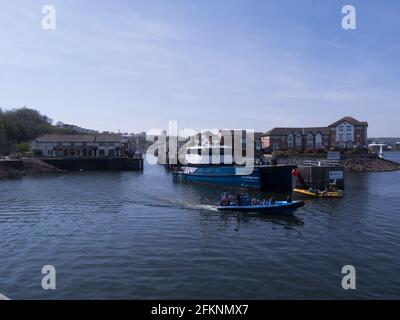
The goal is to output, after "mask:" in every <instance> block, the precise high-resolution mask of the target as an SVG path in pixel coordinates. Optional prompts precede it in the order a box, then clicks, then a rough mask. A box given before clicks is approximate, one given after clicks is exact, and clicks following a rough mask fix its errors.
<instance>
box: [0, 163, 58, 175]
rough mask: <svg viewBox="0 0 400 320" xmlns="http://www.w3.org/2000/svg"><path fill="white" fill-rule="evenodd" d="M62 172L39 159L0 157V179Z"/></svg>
mask: <svg viewBox="0 0 400 320" xmlns="http://www.w3.org/2000/svg"><path fill="white" fill-rule="evenodd" d="M60 172H63V171H62V170H60V169H57V168H56V167H54V166H52V165H49V164H47V163H45V162H43V161H41V160H39V159H31V158H26V159H2V160H0V179H8V178H16V177H23V176H34V175H40V174H49V173H60Z"/></svg>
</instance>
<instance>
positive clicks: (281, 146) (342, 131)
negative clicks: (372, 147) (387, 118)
mask: <svg viewBox="0 0 400 320" xmlns="http://www.w3.org/2000/svg"><path fill="white" fill-rule="evenodd" d="M367 128H368V123H367V122H363V121H358V120H356V119H354V118H352V117H344V118H342V119H340V120H338V121H336V122H334V123H332V124H331V125H329V126H327V127H311V128H281V127H279V128H274V129H272V130H270V131H268V132H267V133H265V134H264V135H263V136H262V137H261V143H262V147H263V149H264V150H266V151H274V150H299V151H318V150H325V149H330V148H340V149H346V148H353V147H366V146H367V144H368V143H367V139H368V138H367V136H368V135H367Z"/></svg>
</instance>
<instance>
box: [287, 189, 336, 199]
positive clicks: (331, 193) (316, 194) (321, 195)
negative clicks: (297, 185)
mask: <svg viewBox="0 0 400 320" xmlns="http://www.w3.org/2000/svg"><path fill="white" fill-rule="evenodd" d="M293 191H294V192H296V193H299V194H302V195H306V196H310V197H316V198H324V197H332V198H341V197H343V196H344V193H343V191H342V190H337V191H312V190H306V189H293Z"/></svg>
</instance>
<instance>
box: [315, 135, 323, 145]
mask: <svg viewBox="0 0 400 320" xmlns="http://www.w3.org/2000/svg"><path fill="white" fill-rule="evenodd" d="M322 147H323V145H322V134H320V133H319V132H318V133H317V134H316V135H315V148H316V149H321V148H322Z"/></svg>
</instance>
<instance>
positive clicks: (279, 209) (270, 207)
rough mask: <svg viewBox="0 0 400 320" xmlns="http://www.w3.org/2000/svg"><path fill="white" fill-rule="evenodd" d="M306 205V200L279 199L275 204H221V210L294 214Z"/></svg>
mask: <svg viewBox="0 0 400 320" xmlns="http://www.w3.org/2000/svg"><path fill="white" fill-rule="evenodd" d="M303 206H304V201H292V202H290V203H288V202H286V201H277V202H276V203H275V204H267V205H251V206H219V207H217V209H218V210H219V211H238V212H257V213H265V214H285V215H292V214H293V213H294V211H296V210H297V209H298V208H301V207H303Z"/></svg>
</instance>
